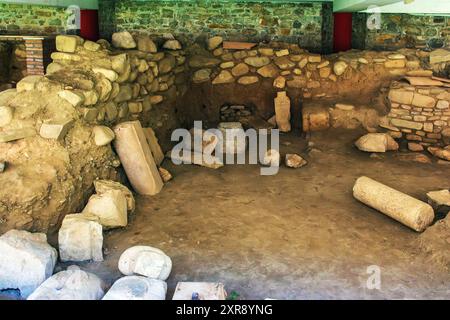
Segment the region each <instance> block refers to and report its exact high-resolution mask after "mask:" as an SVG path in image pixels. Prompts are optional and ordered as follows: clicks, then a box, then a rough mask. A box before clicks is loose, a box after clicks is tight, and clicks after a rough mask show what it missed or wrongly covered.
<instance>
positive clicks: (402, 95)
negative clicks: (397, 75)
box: [388, 89, 414, 104]
mask: <svg viewBox="0 0 450 320" xmlns="http://www.w3.org/2000/svg"><path fill="white" fill-rule="evenodd" d="M388 97H389V99H390V100H391V102H396V103H400V104H411V103H412V100H413V97H414V92H411V91H406V90H399V89H393V90H390V91H389V96H388Z"/></svg>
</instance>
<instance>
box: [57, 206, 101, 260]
mask: <svg viewBox="0 0 450 320" xmlns="http://www.w3.org/2000/svg"><path fill="white" fill-rule="evenodd" d="M102 232H103V228H102V225H101V224H100V223H99V218H98V217H97V216H94V215H89V214H68V215H66V216H65V217H64V220H63V222H62V225H61V228H60V229H59V232H58V244H59V256H60V259H61V261H87V260H93V261H103V252H102V248H103V233H102Z"/></svg>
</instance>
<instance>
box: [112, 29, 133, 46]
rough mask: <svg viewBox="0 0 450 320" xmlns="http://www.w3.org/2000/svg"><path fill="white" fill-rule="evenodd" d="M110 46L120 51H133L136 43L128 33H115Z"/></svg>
mask: <svg viewBox="0 0 450 320" xmlns="http://www.w3.org/2000/svg"><path fill="white" fill-rule="evenodd" d="M112 45H113V46H114V47H116V48H120V49H134V48H136V42H135V41H134V39H133V36H132V35H131V34H130V33H129V32H128V31H122V32H116V33H113V35H112Z"/></svg>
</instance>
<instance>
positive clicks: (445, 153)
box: [427, 147, 450, 161]
mask: <svg viewBox="0 0 450 320" xmlns="http://www.w3.org/2000/svg"><path fill="white" fill-rule="evenodd" d="M427 150H428V152H429V153H431V154H432V155H433V156H435V157H438V158H440V159H442V160H446V161H450V149H448V148H444V149H442V148H437V147H428V149H427Z"/></svg>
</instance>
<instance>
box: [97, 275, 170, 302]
mask: <svg viewBox="0 0 450 320" xmlns="http://www.w3.org/2000/svg"><path fill="white" fill-rule="evenodd" d="M166 294H167V284H166V283H165V282H164V281H161V280H158V279H149V278H146V277H141V276H126V277H123V278H120V279H119V280H117V281H116V282H114V284H113V285H112V287H111V288H110V289H109V291H108V292H107V293H106V294H105V296H104V297H103V299H102V300H165V299H166Z"/></svg>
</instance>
